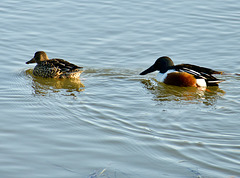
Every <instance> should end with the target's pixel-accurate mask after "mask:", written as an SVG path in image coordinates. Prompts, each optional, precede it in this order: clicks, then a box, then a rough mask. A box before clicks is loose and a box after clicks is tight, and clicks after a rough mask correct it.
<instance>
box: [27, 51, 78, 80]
mask: <svg viewBox="0 0 240 178" xmlns="http://www.w3.org/2000/svg"><path fill="white" fill-rule="evenodd" d="M30 63H37V65H36V66H35V68H34V69H33V74H34V75H35V76H40V77H44V78H79V76H80V74H81V73H82V72H83V71H82V70H81V69H82V67H79V66H77V65H75V64H72V63H70V62H68V61H65V60H63V59H49V58H48V56H47V54H46V53H45V52H44V51H37V52H36V53H35V55H34V57H33V58H32V59H31V60H30V61H28V62H26V64H30Z"/></svg>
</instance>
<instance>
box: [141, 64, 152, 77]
mask: <svg viewBox="0 0 240 178" xmlns="http://www.w3.org/2000/svg"><path fill="white" fill-rule="evenodd" d="M154 71H156V69H155V66H154V65H152V66H151V67H149V68H148V69H146V70H144V71H143V72H142V73H140V75H146V74H148V73H151V72H154Z"/></svg>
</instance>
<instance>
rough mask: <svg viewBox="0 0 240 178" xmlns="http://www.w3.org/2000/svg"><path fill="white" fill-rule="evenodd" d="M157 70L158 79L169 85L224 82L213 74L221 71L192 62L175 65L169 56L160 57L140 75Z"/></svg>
mask: <svg viewBox="0 0 240 178" xmlns="http://www.w3.org/2000/svg"><path fill="white" fill-rule="evenodd" d="M156 70H158V71H159V74H158V75H157V80H158V81H159V82H163V83H165V84H168V85H176V86H181V87H207V86H217V85H218V83H220V82H222V81H221V80H219V79H217V78H215V77H214V76H212V74H222V72H220V71H215V70H212V69H209V68H205V67H200V66H196V65H192V64H179V65H174V64H173V61H172V60H171V59H170V58H169V57H167V56H163V57H160V58H158V59H157V60H156V62H155V63H154V64H153V65H152V66H151V67H149V68H148V69H146V70H145V71H143V72H142V73H140V75H145V74H148V73H150V72H154V71H156Z"/></svg>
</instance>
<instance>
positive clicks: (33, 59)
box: [26, 57, 36, 64]
mask: <svg viewBox="0 0 240 178" xmlns="http://www.w3.org/2000/svg"><path fill="white" fill-rule="evenodd" d="M35 62H36V60H35V58H34V57H33V58H32V59H31V60H30V61H27V62H26V64H31V63H35Z"/></svg>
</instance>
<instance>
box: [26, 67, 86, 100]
mask: <svg viewBox="0 0 240 178" xmlns="http://www.w3.org/2000/svg"><path fill="white" fill-rule="evenodd" d="M32 72H33V70H32V69H28V70H26V74H27V76H29V77H31V79H32V88H33V89H34V94H35V95H43V96H45V95H47V94H50V93H58V92H60V91H63V89H64V92H65V94H63V95H70V96H75V94H74V92H75V91H77V92H81V91H84V87H85V86H84V84H83V83H82V82H81V81H80V79H54V78H42V77H36V76H34V75H33V73H32ZM66 92H67V94H66Z"/></svg>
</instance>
